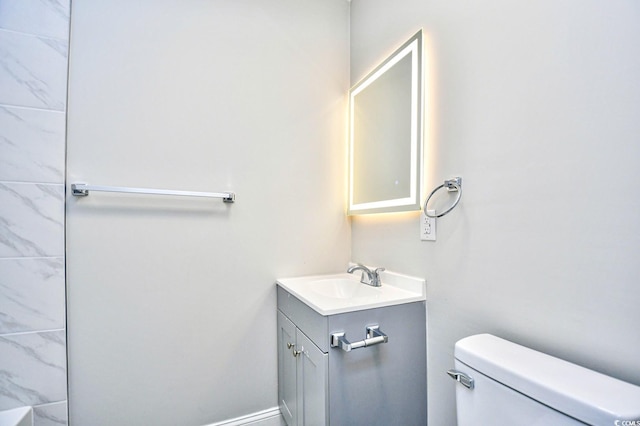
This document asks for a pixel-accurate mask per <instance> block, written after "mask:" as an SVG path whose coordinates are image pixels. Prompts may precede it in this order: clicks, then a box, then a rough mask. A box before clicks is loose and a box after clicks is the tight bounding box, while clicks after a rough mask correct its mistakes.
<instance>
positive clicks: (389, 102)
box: [348, 31, 422, 215]
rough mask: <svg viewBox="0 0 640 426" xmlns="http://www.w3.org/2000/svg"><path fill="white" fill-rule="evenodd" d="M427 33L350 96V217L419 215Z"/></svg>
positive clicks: (381, 67) (409, 43)
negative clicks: (415, 211) (423, 44)
mask: <svg viewBox="0 0 640 426" xmlns="http://www.w3.org/2000/svg"><path fill="white" fill-rule="evenodd" d="M421 76H422V31H420V32H418V33H417V34H416V35H414V36H413V37H411V39H410V40H409V41H407V42H406V43H405V44H404V45H402V46H401V47H400V48H399V49H398V50H396V51H395V52H394V53H393V54H392V55H391V56H390V57H389V58H388V59H387V60H385V61H384V62H383V63H382V64H381V65H380V66H378V67H377V68H376V69H374V70H373V71H372V72H371V73H369V75H367V76H366V77H365V78H364V79H363V80H362V81H360V82H359V83H358V84H356V85H355V86H354V87H353V88H352V89H351V90H350V91H349V209H348V214H350V215H356V214H365V213H383V212H399V211H410V210H420V208H421V206H420V182H421V180H422V179H421V163H422V128H421V127H422V126H421V124H422V78H421Z"/></svg>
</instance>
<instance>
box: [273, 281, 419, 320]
mask: <svg viewBox="0 0 640 426" xmlns="http://www.w3.org/2000/svg"><path fill="white" fill-rule="evenodd" d="M380 277H381V281H382V285H381V286H380V287H372V286H369V285H367V284H362V283H360V272H359V271H358V272H357V273H355V274H347V273H342V274H330V275H312V276H306V277H294V278H280V279H278V280H277V284H278V285H279V286H281V287H282V288H284V289H285V290H286V291H288V292H289V293H291V294H292V295H294V296H295V297H297V298H298V299H300V300H301V301H302V302H304V303H305V304H306V305H308V306H309V307H311V308H312V309H313V310H315V311H316V312H318V313H319V314H321V315H324V316H326V315H334V314H340V313H344V312H352V311H361V310H364V309H372V308H380V307H383V306H392V305H400V304H403V303H409V302H418V301H422V300H426V290H427V289H426V282H425V280H424V279H422V278H416V277H410V276H408V275H403V274H397V273H394V272H388V271H384V272H382V273H380Z"/></svg>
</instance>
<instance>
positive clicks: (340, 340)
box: [331, 325, 389, 352]
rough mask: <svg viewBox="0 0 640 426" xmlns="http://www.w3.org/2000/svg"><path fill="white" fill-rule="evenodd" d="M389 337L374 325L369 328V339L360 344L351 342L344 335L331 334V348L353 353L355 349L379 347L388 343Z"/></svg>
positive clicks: (361, 341)
mask: <svg viewBox="0 0 640 426" xmlns="http://www.w3.org/2000/svg"><path fill="white" fill-rule="evenodd" d="M388 341H389V337H388V336H387V335H386V334H384V333H383V332H382V331H380V327H379V326H377V325H372V326H369V327H367V338H366V339H364V340H360V341H359V342H353V343H351V342H349V341H348V340H347V338H346V337H345V334H344V333H333V334H331V347H332V348H340V349H342V350H343V351H345V352H351V351H352V350H353V349H358V348H366V347H367V346H373V345H379V344H380V343H387V342H388Z"/></svg>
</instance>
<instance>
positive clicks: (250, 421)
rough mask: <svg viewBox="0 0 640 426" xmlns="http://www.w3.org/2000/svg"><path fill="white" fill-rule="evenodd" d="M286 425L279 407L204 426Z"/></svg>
mask: <svg viewBox="0 0 640 426" xmlns="http://www.w3.org/2000/svg"><path fill="white" fill-rule="evenodd" d="M245 425H251V426H285V425H286V424H285V422H284V419H283V418H282V416H281V415H280V409H279V408H278V407H273V408H269V409H266V410H262V411H258V412H257V413H252V414H247V415H246V416H241V417H236V418H235V419H229V420H225V421H222V422H218V423H211V424H210V425H204V426H245Z"/></svg>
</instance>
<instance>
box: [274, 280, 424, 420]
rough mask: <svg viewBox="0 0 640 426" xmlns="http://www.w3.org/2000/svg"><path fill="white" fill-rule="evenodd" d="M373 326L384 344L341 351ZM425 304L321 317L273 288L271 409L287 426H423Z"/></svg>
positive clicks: (418, 303)
mask: <svg viewBox="0 0 640 426" xmlns="http://www.w3.org/2000/svg"><path fill="white" fill-rule="evenodd" d="M374 325H378V326H379V327H380V330H381V331H382V332H384V333H386V334H387V335H388V342H387V343H384V344H378V345H375V346H369V347H364V348H359V349H353V350H351V351H350V352H346V351H344V350H342V349H340V348H337V347H331V334H333V333H345V337H346V338H347V339H348V340H349V341H350V342H351V343H353V342H356V341H359V340H362V339H364V338H365V330H366V328H367V327H369V326H374ZM426 379H427V373H426V308H425V302H423V301H421V302H411V303H406V304H402V305H394V306H386V307H381V308H374V309H367V310H361V311H355V312H346V313H340V314H335V315H327V316H323V315H321V314H319V313H318V312H316V311H314V310H313V309H312V308H310V307H309V306H308V305H306V304H305V303H303V302H302V301H300V300H299V299H297V298H296V297H295V296H293V295H292V294H290V293H289V292H287V291H286V290H285V289H284V288H282V287H280V286H279V285H278V403H279V406H280V410H281V412H282V416H283V417H284V419H285V421H286V423H287V425H288V426H323V425H331V426H342V425H345V426H346V425H348V426H354V425H355V426H357V425H366V426H375V425H381V426H382V425H385V426H386V425H395V424H398V425H403V426H414V425H415V426H423V425H426V423H427V399H426V397H427V395H426V393H427V387H426Z"/></svg>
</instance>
